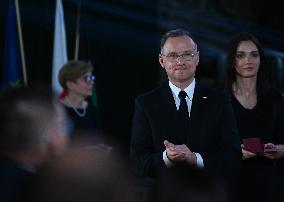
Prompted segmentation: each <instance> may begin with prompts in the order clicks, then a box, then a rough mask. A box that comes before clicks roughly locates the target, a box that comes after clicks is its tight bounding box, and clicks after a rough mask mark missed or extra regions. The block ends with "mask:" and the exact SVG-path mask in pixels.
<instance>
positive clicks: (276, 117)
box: [224, 33, 284, 202]
mask: <svg viewBox="0 0 284 202" xmlns="http://www.w3.org/2000/svg"><path fill="white" fill-rule="evenodd" d="M268 68H269V67H268V66H267V63H266V59H265V55H264V52H263V49H262V47H261V44H260V42H259V41H258V39H257V38H256V37H255V36H253V35H252V34H249V33H239V34H237V35H236V36H234V37H233V38H232V40H231V42H230V44H229V46H228V55H227V63H226V74H225V82H224V88H225V90H226V91H227V92H229V93H230V95H231V102H232V106H233V110H234V113H235V117H236V120H237V126H238V129H239V131H240V136H241V139H242V145H241V146H242V153H243V166H242V170H241V178H240V198H239V199H237V200H236V201H257V202H264V201H267V202H268V201H274V202H275V201H277V199H276V198H277V195H278V194H280V193H281V192H282V191H281V190H280V188H279V187H280V186H279V185H280V183H279V185H277V181H278V182H280V181H279V179H282V182H281V183H283V181H284V178H283V174H284V167H283V160H284V158H283V157H284V150H282V151H281V150H277V147H279V146H280V145H281V144H284V124H283V123H284V101H283V97H282V96H281V93H280V91H278V90H277V89H275V88H272V87H271V85H270V83H269V80H268V77H267V75H268V73H267V71H268ZM251 138H254V139H251ZM252 140H258V141H257V142H255V143H253V144H254V146H252V147H255V145H259V147H260V150H259V151H257V150H255V149H253V148H251V147H250V145H247V144H246V142H247V141H252ZM282 146H283V145H282ZM263 149H264V150H263ZM268 149H270V150H273V149H275V150H274V151H268ZM254 150H255V151H254ZM281 176H282V178H280V177H281ZM276 190H278V193H277V191H276ZM272 192H273V194H272ZM273 197H275V198H274V199H273ZM283 197H284V196H281V197H280V198H278V200H280V201H283Z"/></svg>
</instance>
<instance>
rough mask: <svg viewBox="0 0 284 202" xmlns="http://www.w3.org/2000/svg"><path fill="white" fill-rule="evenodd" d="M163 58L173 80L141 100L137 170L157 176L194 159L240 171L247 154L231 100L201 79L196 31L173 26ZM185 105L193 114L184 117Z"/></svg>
mask: <svg viewBox="0 0 284 202" xmlns="http://www.w3.org/2000/svg"><path fill="white" fill-rule="evenodd" d="M159 62H160V65H161V66H162V68H164V69H165V71H166V73H167V76H168V81H167V82H165V83H164V84H163V85H162V86H160V87H158V88H157V89H155V90H153V91H151V92H149V93H146V94H144V95H141V96H139V97H138V98H137V99H136V101H135V113H134V119H133V128H132V136H131V142H130V158H131V161H132V163H133V165H134V168H135V169H136V171H137V172H138V173H140V174H141V175H142V176H146V177H157V176H159V175H160V174H161V173H163V172H164V171H165V170H167V169H168V168H171V167H176V166H182V167H184V166H187V165H190V166H197V167H199V168H201V169H202V170H204V171H205V172H206V173H208V174H210V175H213V176H226V175H227V176H229V175H231V174H232V173H233V174H236V173H237V172H238V168H239V166H240V163H241V160H242V158H241V148H240V139H239V134H238V131H237V129H236V124H235V120H234V116H233V113H232V109H231V106H230V102H229V99H228V98H227V97H226V96H225V95H224V94H223V92H219V91H218V90H216V89H212V88H210V87H206V86H204V85H202V84H201V83H199V82H198V81H196V79H195V72H196V67H197V65H198V62H199V52H198V49H197V44H196V43H195V41H194V40H193V39H192V37H191V35H190V34H189V33H188V32H187V31H184V30H171V31H169V32H167V33H166V34H165V35H164V36H163V38H162V39H161V53H160V55H159ZM181 91H183V92H182V93H180V92H181ZM185 93H186V94H185ZM181 94H184V95H181ZM184 103H186V104H184ZM183 105H185V106H186V109H182V107H183ZM184 110H186V112H185V114H187V117H185V118H184V117H183V118H181V117H182V115H181V114H184ZM182 111H183V112H182Z"/></svg>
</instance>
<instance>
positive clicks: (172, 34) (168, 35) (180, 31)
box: [160, 29, 197, 52]
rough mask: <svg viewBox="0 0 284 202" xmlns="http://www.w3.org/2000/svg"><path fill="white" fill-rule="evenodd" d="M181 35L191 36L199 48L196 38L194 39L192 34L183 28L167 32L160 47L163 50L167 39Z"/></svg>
mask: <svg viewBox="0 0 284 202" xmlns="http://www.w3.org/2000/svg"><path fill="white" fill-rule="evenodd" d="M179 36H188V37H189V38H191V39H192V40H193V42H194V43H195V45H196V49H197V44H196V42H195V40H194V39H193V37H192V35H191V34H190V33H189V32H188V31H186V30H183V29H174V30H170V31H168V32H167V33H165V34H164V35H163V36H162V38H161V43H160V47H161V52H162V50H163V48H164V45H165V43H166V41H167V40H168V38H172V37H179Z"/></svg>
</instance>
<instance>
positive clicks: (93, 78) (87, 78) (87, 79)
mask: <svg viewBox="0 0 284 202" xmlns="http://www.w3.org/2000/svg"><path fill="white" fill-rule="evenodd" d="M94 80H95V76H94V75H86V76H84V81H85V82H90V81H94Z"/></svg>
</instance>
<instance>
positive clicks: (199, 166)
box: [195, 153, 204, 168]
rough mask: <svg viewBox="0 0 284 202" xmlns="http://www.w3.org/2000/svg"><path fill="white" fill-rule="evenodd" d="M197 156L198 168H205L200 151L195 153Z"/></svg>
mask: <svg viewBox="0 0 284 202" xmlns="http://www.w3.org/2000/svg"><path fill="white" fill-rule="evenodd" d="M195 156H196V164H197V167H198V168H203V167H204V163H203V158H202V156H201V155H200V154H199V153H195Z"/></svg>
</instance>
